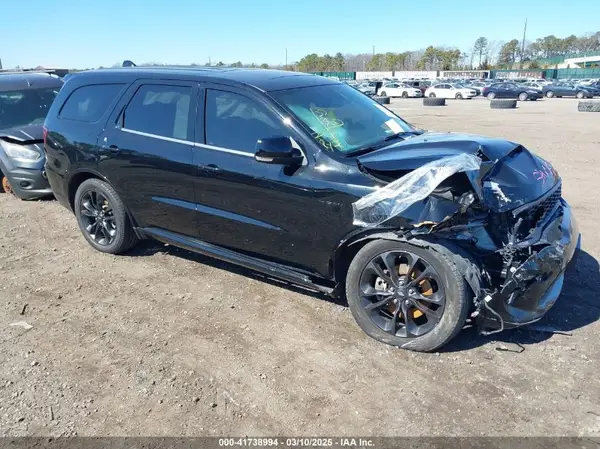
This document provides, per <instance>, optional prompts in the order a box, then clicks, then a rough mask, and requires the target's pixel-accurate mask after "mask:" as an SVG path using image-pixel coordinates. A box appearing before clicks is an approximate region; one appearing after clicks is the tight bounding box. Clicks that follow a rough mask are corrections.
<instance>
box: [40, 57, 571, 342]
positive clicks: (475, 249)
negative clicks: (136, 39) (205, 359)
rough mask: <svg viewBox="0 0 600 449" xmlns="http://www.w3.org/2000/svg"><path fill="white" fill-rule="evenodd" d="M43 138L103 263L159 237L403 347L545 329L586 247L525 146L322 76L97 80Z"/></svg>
mask: <svg viewBox="0 0 600 449" xmlns="http://www.w3.org/2000/svg"><path fill="white" fill-rule="evenodd" d="M449 90H450V89H449ZM45 129H46V133H45V142H44V145H45V150H46V155H47V161H46V168H47V170H48V179H49V180H50V184H51V185H52V187H53V189H54V193H55V196H56V198H57V199H58V201H59V202H60V204H62V205H63V206H65V207H66V208H68V209H69V210H71V211H73V213H74V214H75V217H76V220H77V223H78V225H79V228H80V230H81V233H82V235H83V237H84V238H85V240H86V241H87V242H88V243H89V244H90V245H91V246H92V247H93V248H95V249H96V250H98V251H101V252H105V253H110V254H118V253H123V252H126V251H127V250H129V249H130V248H132V247H133V246H134V245H135V244H136V242H137V241H138V240H139V239H141V238H154V239H157V240H160V241H163V242H166V243H169V244H172V245H174V246H179V247H183V248H186V249H188V250H192V251H196V252H198V253H202V254H205V255H209V256H212V257H216V258H219V259H222V260H225V261H228V262H230V263H235V264H239V265H242V266H245V267H246V268H250V269H253V270H257V271H260V272H263V273H266V274H267V275H268V276H269V277H276V278H280V279H283V280H284V281H287V282H288V283H292V284H296V285H301V286H303V287H305V288H309V289H312V290H316V291H320V292H323V293H326V294H330V295H332V296H341V295H343V296H345V297H346V298H347V300H348V304H349V306H350V310H351V312H352V314H353V316H354V317H355V319H356V321H357V323H358V325H359V326H360V327H361V328H362V329H363V330H364V331H365V332H366V333H367V334H368V335H370V336H371V337H373V338H375V339H377V340H379V341H380V342H384V343H386V344H391V345H395V346H399V347H402V348H405V349H411V350H416V351H432V350H435V349H437V348H439V347H441V346H443V345H444V344H446V343H447V342H448V341H450V340H451V339H452V338H454V336H456V335H457V333H458V332H460V330H461V329H462V328H463V326H464V325H465V323H466V319H467V317H469V316H470V317H471V318H472V319H473V323H474V324H476V325H477V326H480V328H481V329H503V328H509V327H515V326H518V325H522V324H528V323H530V322H532V321H536V320H538V319H540V318H541V317H542V316H543V315H544V313H545V312H546V311H547V310H548V309H549V308H550V307H551V306H552V305H553V304H554V302H555V301H556V299H557V298H558V296H559V294H560V290H561V287H562V284H563V278H564V271H565V268H566V266H567V264H568V262H569V261H570V259H571V258H572V256H573V254H574V253H575V251H576V249H577V248H578V245H579V241H580V237H579V232H578V230H577V226H576V222H575V220H574V218H572V211H571V208H570V207H569V205H568V204H567V203H566V202H565V201H564V200H563V199H562V198H561V178H560V176H559V175H558V173H557V171H556V170H555V169H554V168H553V167H552V165H550V163H549V162H547V161H545V160H543V159H541V158H539V157H538V156H536V155H534V154H533V153H531V152H529V151H528V150H527V149H525V148H524V147H523V146H522V145H519V144H517V143H512V142H509V141H505V140H501V139H490V138H486V137H481V136H474V135H463V134H453V133H434V132H430V133H428V132H424V131H422V130H419V129H416V128H414V127H412V126H411V125H410V124H408V123H406V122H405V121H404V120H402V119H401V118H400V117H398V116H397V115H395V114H394V113H393V112H392V111H390V110H388V109H386V108H384V107H382V106H381V105H380V104H378V103H377V102H375V101H373V100H372V99H370V98H368V97H367V96H365V95H362V94H361V93H359V92H357V91H356V90H355V89H353V88H351V87H350V86H347V85H345V84H344V83H340V82H336V81H333V80H331V79H327V78H323V77H318V76H314V75H308V74H302V73H297V72H284V71H276V70H248V69H228V68H225V69H218V68H211V69H189V70H185V69H167V68H140V67H137V68H131V69H129V68H125V69H105V70H97V71H89V72H84V73H81V74H79V75H77V77H74V78H73V79H72V80H70V81H69V82H68V83H66V84H65V85H64V88H63V89H62V90H61V92H60V93H59V95H58V97H57V98H56V100H55V102H54V104H53V105H52V107H51V109H50V112H49V113H48V117H47V119H46V122H45ZM542 179H543V182H542V181H541V180H542ZM422 180H426V182H425V185H424V184H422ZM407 192H408V193H407ZM438 232H439V233H438ZM532 248H535V250H532ZM223 307H226V306H223Z"/></svg>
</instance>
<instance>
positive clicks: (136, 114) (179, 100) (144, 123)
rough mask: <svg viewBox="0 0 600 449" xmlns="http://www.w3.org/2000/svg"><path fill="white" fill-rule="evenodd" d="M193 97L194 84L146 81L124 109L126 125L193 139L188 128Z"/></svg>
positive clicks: (183, 138) (135, 128)
mask: <svg viewBox="0 0 600 449" xmlns="http://www.w3.org/2000/svg"><path fill="white" fill-rule="evenodd" d="M191 97H192V88H191V87H187V86H166V85H158V84H156V85H154V84H144V85H142V86H141V87H140V88H139V89H138V90H137V92H136V93H135V95H134V96H133V98H132V99H131V101H130V102H129V104H128V105H127V108H126V109H125V112H124V114H123V128H127V129H131V130H134V131H141V132H144V133H148V134H154V135H157V136H163V137H170V138H174V139H181V140H192V139H191V134H192V133H191V132H190V127H189V117H190V100H191Z"/></svg>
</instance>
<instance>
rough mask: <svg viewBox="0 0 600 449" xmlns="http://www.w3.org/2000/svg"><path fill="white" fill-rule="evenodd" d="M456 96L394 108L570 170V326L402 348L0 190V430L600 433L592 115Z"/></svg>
mask: <svg viewBox="0 0 600 449" xmlns="http://www.w3.org/2000/svg"><path fill="white" fill-rule="evenodd" d="M448 103H449V104H448V106H446V107H438V108H423V107H422V105H421V102H420V101H419V100H395V101H394V103H393V105H392V106H391V107H392V108H393V109H394V110H396V111H398V112H399V113H400V115H402V116H403V117H405V118H406V119H407V120H409V121H410V122H412V123H414V124H416V125H418V126H421V127H423V128H426V129H432V130H441V131H448V130H453V131H468V132H472V133H479V134H486V135H491V136H498V137H504V138H508V139H511V140H514V141H518V142H521V143H522V144H524V145H525V146H527V147H528V148H530V149H532V150H534V151H536V152H539V153H540V154H541V155H542V156H544V157H546V158H548V159H549V160H550V161H552V162H553V163H554V165H555V166H556V168H557V169H558V170H559V172H560V173H561V175H562V176H563V179H564V188H563V192H564V196H565V197H566V199H567V200H568V201H569V202H571V204H572V205H573V206H574V209H575V212H576V215H577V218H578V219H579V223H580V228H581V232H582V233H583V235H584V239H583V242H584V243H583V245H584V246H583V248H584V250H585V252H584V253H583V254H582V257H581V259H580V263H579V265H578V269H577V273H576V274H574V275H573V276H570V277H569V278H568V279H567V281H566V284H565V289H564V292H563V295H562V297H561V299H560V300H559V303H558V304H557V305H556V306H555V308H554V309H553V310H552V311H551V313H550V314H549V315H548V316H547V317H546V318H545V319H544V321H543V322H542V323H543V324H544V325H549V326H555V327H556V328H558V329H560V330H562V331H565V333H566V335H564V334H552V333H546V332H541V331H539V330H517V331H510V332H505V333H503V334H501V335H497V336H494V337H496V338H491V337H490V338H483V337H478V336H477V335H476V334H475V332H474V330H472V329H466V330H464V331H463V332H462V334H461V335H460V336H459V337H458V339H457V340H456V341H455V342H454V343H452V344H451V345H450V346H449V347H447V348H446V350H445V351H444V352H442V353H439V354H426V355H423V354H415V353H410V352H407V351H402V350H397V349H393V348H390V347H387V346H384V345H382V344H379V343H377V342H375V341H373V340H370V339H369V338H368V337H366V336H365V335H364V334H363V333H362V331H361V330H360V329H359V328H358V327H357V326H356V325H355V323H354V321H353V319H352V316H351V314H350V312H349V310H348V309H347V308H346V307H345V306H344V305H340V304H335V303H333V302H331V301H328V300H325V299H324V298H322V297H320V296H319V295H311V294H306V293H304V292H303V291H301V290H299V289H294V288H289V287H285V286H281V285H279V284H277V283H275V282H270V281H266V280H264V279H262V278H260V277H259V276H257V275H255V274H253V273H251V272H248V271H246V270H242V269H240V268H236V267H233V266H229V265H226V264H222V263H220V262H215V261H212V260H209V259H206V258H204V257H201V256H197V255H194V254H190V253H187V252H185V251H181V250H176V249H174V248H171V247H166V246H163V245H162V244H157V243H152V242H148V243H145V244H143V245H142V246H141V247H140V248H138V249H137V250H136V251H135V252H134V253H132V254H130V255H129V256H120V257H113V256H108V255H104V254H101V253H99V252H95V251H94V250H92V248H91V247H90V246H89V245H87V244H86V243H85V241H84V239H83V238H82V237H81V236H80V233H79V230H78V228H77V225H76V222H75V219H74V218H73V217H72V216H71V215H70V213H68V212H67V211H66V210H65V209H63V208H62V207H61V206H59V205H58V204H57V203H56V202H55V201H42V202H21V201H18V200H16V199H14V198H11V197H9V196H7V195H0V255H1V257H0V434H2V435H76V434H77V435H161V436H167V435H169V436H177V435H190V436H191V435H224V434H225V435H231V434H235V435H244V434H247V435H272V434H279V435H313V436H322V435H340V434H346V435H347V434H352V435H364V436H387V435H600V383H599V381H598V372H599V371H600V357H598V356H599V349H598V347H599V345H598V334H599V333H600V324H599V322H598V318H599V316H600V299H599V298H600V296H599V293H600V288H599V281H600V275H599V272H598V263H597V261H596V259H598V257H600V235H599V228H598V220H599V219H600V210H598V204H600V182H599V181H598V178H597V176H598V166H599V165H600V153H599V152H598V148H600V147H599V145H600V133H599V126H600V125H599V123H600V122H599V120H600V114H594V113H578V112H577V103H576V101H574V100H569V99H554V100H546V101H539V102H537V103H530V102H527V103H520V104H519V109H517V110H508V111H504V110H490V108H489V105H488V102H487V100H483V99H476V100H472V101H449V102H448ZM26 304H27V307H26V309H25V312H24V314H22V315H21V312H22V310H23V308H24V306H25V305H26ZM18 321H26V322H27V323H29V324H30V325H32V326H33V328H31V329H29V330H25V329H23V328H22V327H15V326H10V323H15V322H18Z"/></svg>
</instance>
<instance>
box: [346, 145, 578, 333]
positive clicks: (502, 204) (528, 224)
mask: <svg viewBox="0 0 600 449" xmlns="http://www.w3.org/2000/svg"><path fill="white" fill-rule="evenodd" d="M358 164H359V167H360V169H361V170H362V171H363V172H364V173H366V174H367V175H369V176H371V177H374V178H377V179H378V180H380V181H381V180H383V181H387V182H389V183H388V184H387V185H385V186H383V187H381V188H380V189H377V190H375V191H374V192H372V193H370V194H368V195H366V196H364V197H362V198H361V199H359V200H358V201H356V202H355V203H354V204H353V211H354V223H355V224H356V225H359V226H362V227H367V228H385V229H386V230H391V229H393V231H392V232H393V235H394V236H395V237H394V238H398V239H402V240H407V241H411V240H412V241H413V242H415V243H417V242H418V244H419V245H422V244H423V242H432V246H433V247H435V243H433V242H437V243H442V244H443V242H449V243H450V244H451V245H452V246H453V247H455V248H459V249H460V251H458V253H460V254H464V257H462V256H458V254H457V259H460V261H459V263H457V266H458V267H459V269H460V270H461V271H462V272H463V275H464V276H465V280H466V281H467V282H468V284H469V285H470V287H471V289H472V290H473V293H474V312H473V314H472V317H474V318H476V322H477V324H478V325H479V327H480V329H481V331H482V332H484V333H490V332H494V331H497V330H502V329H505V328H509V327H514V326H520V325H524V324H527V323H531V322H533V321H536V320H538V319H540V318H541V317H542V316H543V315H544V313H545V312H546V311H548V309H549V308H550V307H551V306H552V305H553V304H554V302H555V301H556V299H557V298H558V296H559V294H560V291H561V289H562V283H563V279H564V272H565V270H566V267H567V264H568V263H569V261H571V260H572V258H573V256H574V254H575V252H576V250H577V248H578V247H579V245H580V234H579V231H578V229H577V225H576V222H575V219H574V217H573V215H572V212H571V208H570V207H569V205H568V204H567V203H566V202H565V201H564V200H563V199H562V196H561V180H560V177H559V176H558V174H557V173H556V171H555V170H554V169H553V168H552V166H551V165H550V164H549V163H548V162H546V161H544V160H543V159H541V158H539V157H537V156H535V155H534V154H532V153H530V152H529V151H527V150H526V149H525V148H524V147H522V146H520V145H517V144H514V143H511V142H507V141H503V140H497V139H487V138H482V137H479V136H470V135H469V136H464V135H456V134H431V133H428V134H424V135H423V136H418V137H415V138H413V139H407V140H406V141H404V142H401V143H399V144H397V145H393V146H390V147H387V148H385V149H383V150H379V151H376V152H373V153H369V154H367V155H365V156H362V157H359V158H358Z"/></svg>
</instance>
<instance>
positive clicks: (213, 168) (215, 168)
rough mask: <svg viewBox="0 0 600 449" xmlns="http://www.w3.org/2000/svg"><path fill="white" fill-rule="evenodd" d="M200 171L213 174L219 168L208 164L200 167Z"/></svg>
mask: <svg viewBox="0 0 600 449" xmlns="http://www.w3.org/2000/svg"><path fill="white" fill-rule="evenodd" d="M200 170H204V171H207V172H211V173H214V172H218V171H219V170H220V168H219V167H218V166H217V165H215V164H208V165H200Z"/></svg>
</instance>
